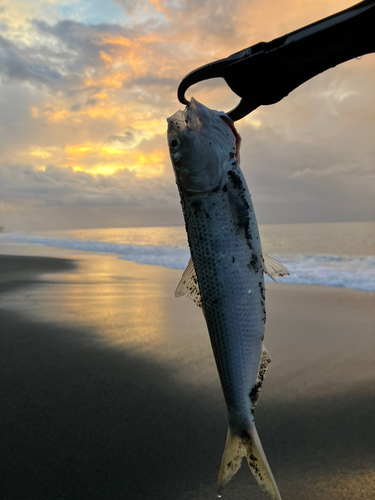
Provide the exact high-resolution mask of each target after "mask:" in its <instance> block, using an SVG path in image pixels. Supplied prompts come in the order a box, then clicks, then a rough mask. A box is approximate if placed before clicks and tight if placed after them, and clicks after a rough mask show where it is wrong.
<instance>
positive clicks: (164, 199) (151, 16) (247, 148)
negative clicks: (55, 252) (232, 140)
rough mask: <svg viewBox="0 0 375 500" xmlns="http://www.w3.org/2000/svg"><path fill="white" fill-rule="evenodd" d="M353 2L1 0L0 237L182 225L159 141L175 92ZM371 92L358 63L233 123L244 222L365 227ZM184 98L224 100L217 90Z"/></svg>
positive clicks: (373, 170) (364, 66) (227, 105)
mask: <svg viewBox="0 0 375 500" xmlns="http://www.w3.org/2000/svg"><path fill="white" fill-rule="evenodd" d="M353 4H354V2H353V1H352V0H324V1H323V0H285V1H282V2H281V1H280V0H246V1H245V0H232V1H231V2H228V1H227V0H205V1H204V2H202V1H201V0H106V1H105V2H103V1H102V0H0V26H1V29H0V130H1V133H0V225H3V226H5V228H6V229H7V230H51V229H75V228H92V227H132V226H145V227H147V226H164V225H180V224H182V223H183V219H182V215H181V207H180V204H179V197H178V193H177V189H176V185H175V180H174V174H173V170H172V166H171V162H170V159H169V153H168V147H167V141H166V127H167V124H166V118H167V117H169V116H171V115H172V114H173V113H174V112H175V111H177V110H178V109H182V108H183V106H182V105H181V104H180V103H179V102H178V100H177V96H176V92H177V87H178V84H179V82H180V81H181V79H182V78H183V77H184V76H185V75H186V74H187V73H188V72H190V71H192V70H193V69H195V68H197V67H199V66H201V65H203V64H206V63H209V62H212V61H215V60H216V59H220V58H223V57H227V56H228V55H230V54H232V53H234V52H237V51H239V50H242V49H244V48H246V47H248V46H251V45H253V44H255V43H258V42H260V41H270V40H272V39H274V38H276V37H278V36H281V35H284V34H286V33H288V32H290V31H293V30H295V29H298V28H300V27H302V26H305V25H307V24H309V23H312V22H314V21H317V20H319V19H321V18H323V17H326V16H328V15H331V14H334V13H336V12H338V11H340V10H342V9H345V8H348V7H350V6H351V5H353ZM254 77H256V75H254ZM374 85H375V56H374V55H373V54H369V55H365V56H364V57H363V58H362V59H361V60H353V61H349V62H346V63H344V64H341V65H339V66H338V67H336V68H333V69H331V70H329V71H326V72H325V73H323V74H321V75H318V76H317V77H315V78H313V79H312V80H310V81H309V82H307V83H305V84H304V85H302V86H301V87H299V88H298V89H296V90H295V91H293V92H292V93H291V94H290V95H289V96H288V97H287V98H285V99H283V100H282V101H281V102H279V103H277V104H275V105H272V106H262V107H260V108H258V109H257V110H256V111H254V112H253V113H251V114H250V115H248V117H246V118H244V119H242V120H241V121H239V122H236V126H237V128H238V131H239V133H240V134H241V136H242V146H241V167H242V170H243V172H244V174H245V177H246V179H247V182H248V186H249V189H250V193H251V194H252V198H253V202H254V206H255V211H256V214H257V218H258V222H260V223H263V224H278V223H305V222H343V221H369V220H375V196H374V185H375V167H374V158H375V141H374V136H375V99H374V94H373V89H374ZM192 95H194V97H195V98H196V99H197V100H198V101H200V102H202V103H203V104H205V105H206V106H208V107H210V108H213V109H219V110H224V111H228V110H230V109H231V108H232V107H234V106H235V105H236V103H237V102H238V97H237V96H236V95H235V94H233V93H232V91H230V89H228V87H227V86H226V84H225V82H223V81H222V80H212V81H210V82H205V83H201V84H198V85H196V86H194V87H193V88H192V89H190V90H189V91H188V94H187V96H188V98H189V97H191V96H192Z"/></svg>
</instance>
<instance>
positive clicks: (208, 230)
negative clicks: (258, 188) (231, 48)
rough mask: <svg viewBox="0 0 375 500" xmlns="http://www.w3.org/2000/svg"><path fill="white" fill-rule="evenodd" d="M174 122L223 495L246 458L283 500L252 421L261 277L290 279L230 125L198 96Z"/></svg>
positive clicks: (191, 283)
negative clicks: (263, 232)
mask: <svg viewBox="0 0 375 500" xmlns="http://www.w3.org/2000/svg"><path fill="white" fill-rule="evenodd" d="M167 121H168V143H169V150H170V156H171V160H172V164H173V168H174V171H175V175H176V183H177V186H178V189H179V193H180V197H181V205H182V210H183V213H184V218H185V225H186V232H187V237H188V242H189V246H190V252H191V259H190V262H189V264H188V267H187V268H186V270H185V271H184V274H183V276H182V278H181V281H180V283H179V285H178V287H177V289H176V296H177V297H179V296H182V295H186V296H188V297H189V298H191V299H192V300H194V301H195V302H196V303H197V304H198V305H199V306H200V307H202V309H203V313H204V316H205V319H206V322H207V327H208V331H209V335H210V339H211V344H212V349H213V352H214V356H215V361H216V366H217V369H218V372H219V377H220V381H221V386H222V389H223V393H224V397H225V402H226V405H227V410H228V420H229V427H228V433H227V439H226V443H225V449H224V453H223V457H222V460H221V465H220V470H219V475H218V495H219V496H221V491H222V489H223V487H224V486H225V485H226V484H227V483H228V481H230V479H231V478H232V477H233V476H234V474H235V473H236V472H237V471H238V469H239V468H240V466H241V462H242V459H243V458H244V457H246V459H247V462H248V464H249V467H250V469H251V471H252V473H253V474H254V477H255V479H256V481H257V482H258V484H259V485H260V487H261V488H262V490H263V491H264V492H265V493H267V494H268V497H269V498H270V499H271V500H281V497H280V493H279V490H278V488H277V485H276V482H275V480H274V477H273V475H272V472H271V469H270V467H269V465H268V462H267V458H266V456H265V454H264V451H263V448H262V445H261V442H260V439H259V437H258V433H257V431H256V428H255V423H254V408H255V405H256V402H257V399H258V396H259V391H260V389H261V386H262V381H263V378H264V375H265V372H266V370H267V367H268V365H269V363H270V357H269V354H268V352H267V350H266V349H265V348H264V346H263V337H264V325H265V321H266V310H265V288H264V279H263V273H264V272H266V273H267V274H269V275H270V276H271V277H274V276H283V275H285V274H289V273H288V271H287V269H286V268H285V267H284V266H282V265H281V264H280V263H278V262H277V261H275V260H273V259H271V258H269V257H267V256H263V254H262V248H261V242H260V237H259V232H258V224H257V221H256V218H255V214H254V210H253V205H252V201H251V197H250V194H249V190H248V187H247V185H246V181H245V179H244V177H243V174H242V172H241V170H240V167H239V148H240V142H241V138H240V136H239V134H238V133H237V131H236V129H235V127H234V124H233V122H232V120H231V119H230V118H229V117H228V116H227V115H226V114H225V113H223V112H218V111H213V110H210V109H208V108H206V107H205V106H203V105H202V104H200V103H198V102H197V101H196V100H195V99H193V98H192V99H191V101H190V104H189V105H188V106H187V107H186V109H185V110H184V111H177V112H176V113H175V114H174V115H173V116H172V117H171V118H168V119H167Z"/></svg>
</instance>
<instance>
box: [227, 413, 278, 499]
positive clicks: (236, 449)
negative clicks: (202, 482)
mask: <svg viewBox="0 0 375 500" xmlns="http://www.w3.org/2000/svg"><path fill="white" fill-rule="evenodd" d="M244 457H246V460H247V463H248V464H249V468H250V470H251V472H252V473H253V475H254V477H255V479H256V482H257V483H258V484H259V486H260V487H261V489H262V490H263V491H264V492H265V493H266V494H267V495H268V497H269V498H270V500H281V496H280V493H279V490H278V488H277V485H276V482H275V479H274V477H273V474H272V472H271V469H270V466H269V465H268V462H267V458H266V455H265V453H264V451H263V448H262V443H261V442H260V439H259V436H258V433H257V430H256V428H255V424H254V422H251V424H250V428H249V429H247V430H246V431H244V432H242V433H240V434H239V433H236V432H233V431H232V430H231V429H230V428H229V429H228V433H227V440H226V443H225V449H224V453H223V458H222V460H221V465H220V470H219V477H218V494H219V495H221V492H222V490H223V488H224V487H225V486H226V484H228V482H229V481H230V480H231V479H232V477H233V476H234V475H235V474H236V472H237V471H238V469H239V468H240V467H241V462H242V459H243V458H244Z"/></svg>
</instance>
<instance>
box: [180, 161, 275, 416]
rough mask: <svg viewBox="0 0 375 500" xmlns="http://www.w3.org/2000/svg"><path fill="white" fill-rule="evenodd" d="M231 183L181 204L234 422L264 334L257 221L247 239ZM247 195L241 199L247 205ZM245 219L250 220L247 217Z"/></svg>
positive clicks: (246, 402) (244, 403) (243, 406)
mask: <svg viewBox="0 0 375 500" xmlns="http://www.w3.org/2000/svg"><path fill="white" fill-rule="evenodd" d="M228 157H229V154H228ZM231 163H233V160H231ZM233 168H236V167H234V166H231V169H233ZM231 169H229V170H230V171H232V170H231ZM231 184H232V183H231V182H230V179H229V180H228V182H227V184H226V186H227V189H226V190H225V191H223V190H222V189H221V190H218V191H217V192H215V193H213V194H212V196H210V197H205V198H203V200H201V199H199V196H197V195H195V196H185V198H184V204H183V205H184V210H185V214H186V215H185V216H186V230H187V234H188V241H189V246H190V249H191V256H192V260H193V263H194V268H195V271H196V274H197V278H198V282H199V288H200V292H201V295H202V303H203V310H204V314H205V318H206V322H207V327H208V331H209V334H210V339H211V344H212V348H213V352H214V356H215V360H216V364H217V367H218V372H219V376H220V380H221V383H222V386H223V392H224V397H225V400H226V403H227V406H228V412H229V416H230V419H231V421H232V423H233V425H237V422H236V418H237V419H238V418H244V417H243V415H245V416H246V417H247V416H248V415H249V411H248V410H249V408H250V406H251V401H250V398H249V394H250V393H251V390H252V389H253V386H254V385H255V380H256V376H257V372H258V363H259V357H260V350H261V342H259V337H260V338H261V339H262V337H263V330H264V321H265V317H264V300H263V295H262V290H263V289H264V279H263V269H262V267H261V265H260V264H259V262H260V261H261V258H262V256H261V246H260V241H259V235H258V232H257V227H256V226H255V227H253V228H252V229H251V230H252V234H253V240H254V242H253V240H251V241H248V240H247V239H246V234H245V231H244V230H243V229H242V228H239V226H238V224H236V223H235V222H234V220H233V219H235V217H233V215H232V212H231V211H228V206H229V198H230V197H231V196H235V195H236V194H237V193H236V191H237V188H235V187H234V186H233V185H231ZM183 196H184V195H183ZM249 198H250V197H249ZM249 198H248V199H247V200H246V201H247V203H248V204H249V206H250V207H251V199H249ZM198 200H199V203H198ZM254 217H255V216H254ZM248 224H249V225H250V226H251V219H250V218H249V220H248ZM241 415H242V417H241Z"/></svg>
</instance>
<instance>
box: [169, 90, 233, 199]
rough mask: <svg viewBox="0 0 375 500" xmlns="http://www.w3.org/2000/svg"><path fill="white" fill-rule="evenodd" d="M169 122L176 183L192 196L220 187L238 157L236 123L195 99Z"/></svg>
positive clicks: (170, 148) (170, 146)
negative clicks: (231, 161) (230, 166)
mask: <svg viewBox="0 0 375 500" xmlns="http://www.w3.org/2000/svg"><path fill="white" fill-rule="evenodd" d="M167 122H168V144H169V152H170V156H171V160H172V165H173V168H174V172H175V175H176V180H177V184H178V185H179V186H180V187H181V188H183V189H184V190H186V191H188V192H190V193H203V192H206V191H212V190H213V189H216V188H217V187H219V186H220V184H221V181H222V179H223V177H224V173H225V171H226V170H228V164H230V163H229V160H230V158H233V157H234V156H238V154H239V144H240V136H239V135H238V133H237V132H236V129H235V127H234V125H233V121H232V120H231V119H230V118H229V117H228V116H227V115H226V114H225V113H223V112H221V111H214V110H211V109H209V108H207V107H206V106H204V105H203V104H200V103H199V102H198V101H196V100H195V99H194V98H192V99H191V101H190V103H189V104H188V106H187V107H186V108H185V110H183V111H177V112H176V113H175V114H174V115H173V116H171V117H170V118H168V119H167Z"/></svg>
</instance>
